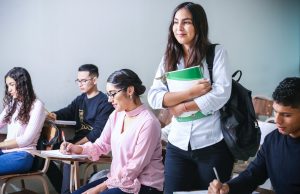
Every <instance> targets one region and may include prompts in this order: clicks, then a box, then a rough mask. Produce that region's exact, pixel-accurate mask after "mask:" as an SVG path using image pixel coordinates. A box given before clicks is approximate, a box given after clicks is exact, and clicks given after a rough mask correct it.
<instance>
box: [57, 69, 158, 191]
mask: <svg viewBox="0 0 300 194" xmlns="http://www.w3.org/2000/svg"><path fill="white" fill-rule="evenodd" d="M106 90H107V95H108V97H109V98H108V100H109V102H110V103H112V105H113V106H114V108H115V111H114V112H113V113H112V114H111V115H110V117H109V119H108V121H107V123H106V125H105V128H104V130H103V132H102V134H101V136H100V138H98V139H97V140H96V141H95V142H94V143H91V142H88V143H86V144H84V145H81V146H78V145H74V144H71V143H68V142H64V143H62V145H61V148H60V150H61V152H62V153H65V154H87V155H89V156H90V157H91V159H92V160H97V159H98V158H99V157H100V156H101V155H102V154H107V153H109V152H110V151H112V164H111V168H110V173H109V174H108V176H107V178H104V179H100V180H97V181H95V182H92V183H89V184H87V185H85V186H83V187H81V188H80V189H79V190H77V191H75V192H74V193H85V194H87V193H102V194H108V193H110V194H119V193H140V194H146V193H149V194H162V193H163V192H162V190H163V181H164V175H163V172H164V167H163V164H162V146H161V143H160V132H161V129H160V123H159V121H158V120H157V118H156V117H155V115H154V114H153V113H152V112H151V111H150V110H148V109H147V108H146V106H145V105H143V103H142V102H141V99H140V97H139V96H140V95H142V94H143V93H144V92H145V90H146V88H145V86H143V85H142V81H141V80H140V78H139V77H138V76H137V75H136V74H135V73H134V72H133V71H131V70H129V69H121V70H119V71H115V72H114V73H112V74H111V75H110V76H109V77H108V79H107V85H106Z"/></svg>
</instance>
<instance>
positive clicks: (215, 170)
mask: <svg viewBox="0 0 300 194" xmlns="http://www.w3.org/2000/svg"><path fill="white" fill-rule="evenodd" d="M213 170H214V173H215V175H216V177H217V180H218V181H220V178H219V175H218V172H217V169H216V168H215V167H213Z"/></svg>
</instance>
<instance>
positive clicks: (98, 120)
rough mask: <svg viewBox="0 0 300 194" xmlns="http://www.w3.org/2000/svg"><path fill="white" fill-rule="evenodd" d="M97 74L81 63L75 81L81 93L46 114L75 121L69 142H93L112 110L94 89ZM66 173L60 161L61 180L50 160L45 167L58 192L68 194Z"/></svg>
mask: <svg viewBox="0 0 300 194" xmlns="http://www.w3.org/2000/svg"><path fill="white" fill-rule="evenodd" d="M98 76H99V72H98V68H97V66H95V65H93V64H84V65H81V66H80V67H79V68H78V73H77V79H76V80H75V82H76V83H77V84H78V86H79V89H80V91H81V92H82V94H81V95H79V96H77V97H76V98H75V99H74V100H73V101H72V102H71V104H70V105H68V106H67V107H65V108H62V109H60V110H58V111H55V112H52V113H49V114H48V118H50V119H54V120H55V119H60V120H68V121H76V126H75V136H74V137H73V139H71V140H69V141H70V142H72V143H75V144H77V145H80V144H83V143H86V142H88V141H91V142H94V141H95V140H96V139H97V138H98V137H100V134H101V132H102V130H103V128H104V126H105V123H106V121H107V119H108V117H109V115H110V113H111V112H112V111H113V107H112V105H111V104H110V103H108V99H107V96H106V95H105V94H104V93H103V92H101V91H99V90H98V88H97V80H98ZM70 172H71V169H70V165H68V164H64V167H63V183H62V173H61V172H60V171H59V170H58V168H57V167H56V165H54V164H53V162H52V163H51V165H50V166H49V170H48V172H47V175H48V177H49V179H50V180H51V182H52V184H53V185H54V187H55V189H56V191H57V192H58V193H62V194H69V193H70V188H69V184H70Z"/></svg>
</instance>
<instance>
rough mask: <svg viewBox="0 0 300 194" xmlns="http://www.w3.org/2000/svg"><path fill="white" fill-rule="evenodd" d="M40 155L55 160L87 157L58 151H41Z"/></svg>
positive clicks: (86, 156)
mask: <svg viewBox="0 0 300 194" xmlns="http://www.w3.org/2000/svg"><path fill="white" fill-rule="evenodd" d="M41 154H42V155H45V156H49V157H55V158H88V155H81V154H63V153H61V152H60V151H59V150H45V151H41Z"/></svg>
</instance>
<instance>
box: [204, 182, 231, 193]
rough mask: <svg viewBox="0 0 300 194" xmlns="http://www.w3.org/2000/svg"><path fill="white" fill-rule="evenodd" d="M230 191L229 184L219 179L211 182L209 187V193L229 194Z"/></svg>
mask: <svg viewBox="0 0 300 194" xmlns="http://www.w3.org/2000/svg"><path fill="white" fill-rule="evenodd" d="M227 193H229V186H228V184H226V183H225V184H223V183H221V182H220V181H218V180H216V179H215V180H213V181H212V182H210V184H209V187H208V194H227Z"/></svg>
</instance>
